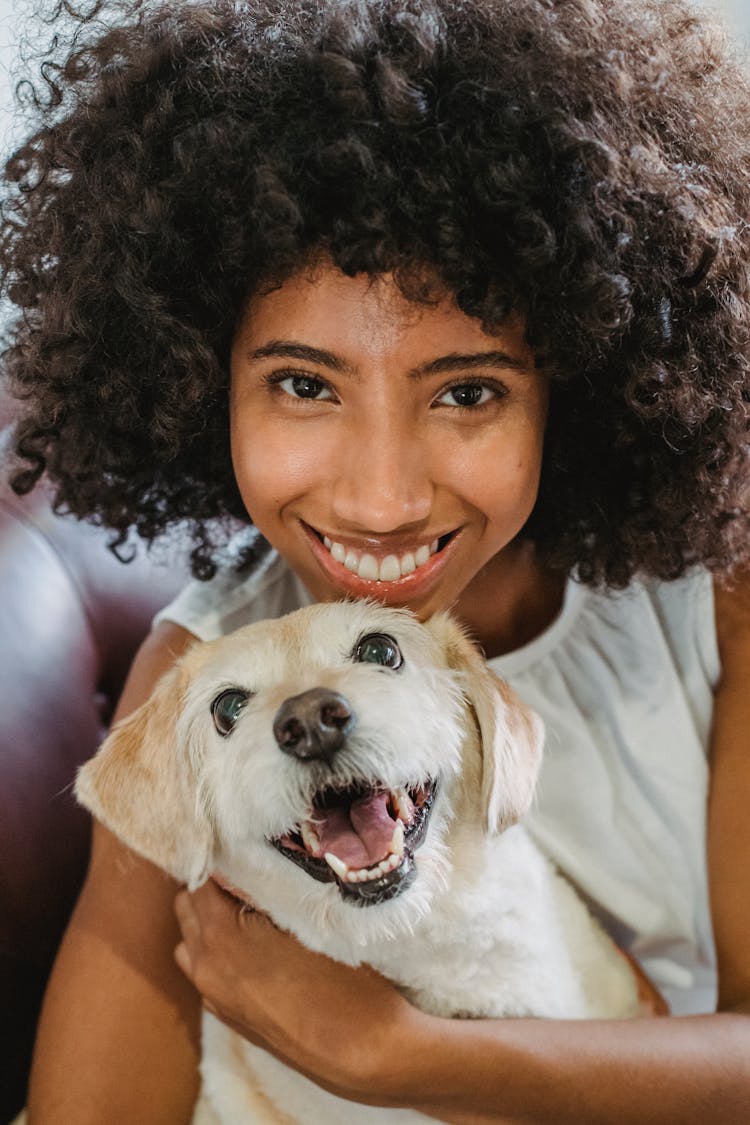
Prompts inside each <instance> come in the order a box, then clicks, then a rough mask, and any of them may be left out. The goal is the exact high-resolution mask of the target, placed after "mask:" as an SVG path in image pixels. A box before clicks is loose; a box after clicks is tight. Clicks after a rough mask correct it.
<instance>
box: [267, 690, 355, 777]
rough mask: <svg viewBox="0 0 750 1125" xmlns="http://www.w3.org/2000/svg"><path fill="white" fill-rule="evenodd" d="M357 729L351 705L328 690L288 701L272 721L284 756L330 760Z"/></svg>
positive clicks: (307, 692) (308, 693)
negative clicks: (349, 734)
mask: <svg viewBox="0 0 750 1125" xmlns="http://www.w3.org/2000/svg"><path fill="white" fill-rule="evenodd" d="M353 726H354V714H353V712H352V709H351V705H350V703H349V701H348V700H347V699H344V697H343V695H339V693H338V692H337V691H329V690H328V689H327V688H312V689H311V690H310V691H303V692H302V694H301V695H294V696H292V698H291V699H285V700H284V702H283V703H282V704H281V707H279V709H278V711H277V712H276V717H275V719H274V721H273V733H274V738H275V739H276V741H277V742H278V744H279V747H280V748H281V749H282V750H283V751H284V753H285V754H294V756H295V757H296V758H301V759H303V760H304V759H308V758H325V759H330V758H331V757H332V755H333V754H335V753H336V751H337V750H340V749H341V747H342V746H343V745H344V742H345V741H346V736H347V734H348V733H349V731H350V730H351V729H352V727H353Z"/></svg>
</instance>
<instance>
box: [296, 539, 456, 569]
mask: <svg viewBox="0 0 750 1125" xmlns="http://www.w3.org/2000/svg"><path fill="white" fill-rule="evenodd" d="M310 530H311V531H312V532H313V534H314V535H315V537H316V539H317V540H318V541H319V542H320V543H322V544H323V546H324V547H325V549H326V550H327V551H328V553H329V555H330V556H331V558H332V559H334V561H335V562H337V563H340V564H341V565H342V566H345V567H346V569H347V570H349V571H351V573H352V574H354V575H355V576H356V577H357V578H360V579H361V580H362V581H365V582H386V583H387V582H398V581H399V579H401V578H407V577H408V576H409V575H411V574H414V573H415V571H418V570H420V569H421V567H423V566H424V565H425V564H426V563H428V562H429V561H430V559H431V558H432V557H433V555H437V554H439V553H440V552H441V551H442V550H444V548H445V547H446V546H447V545H448V543H450V541H451V540H452V539H453V538H454V536H455V535H456V534H457V531H449V532H448V533H447V534H445V535H441V536H439V537H437V538H435V539H433V540H432V542H431V543H429V544H428V543H424V544H422V545H421V546H420V547H416V548H415V549H414V550H411V551H403V552H401V553H400V554H396V553H395V552H394V553H391V554H387V555H385V556H383V557H381V558H378V557H376V556H375V555H374V554H372V553H371V552H369V551H364V550H357V549H356V548H354V547H351V546H348V545H347V544H344V543H339V542H337V541H336V540H334V539H331V538H330V537H329V536H327V535H323V534H321V532H319V531H316V530H315V528H310Z"/></svg>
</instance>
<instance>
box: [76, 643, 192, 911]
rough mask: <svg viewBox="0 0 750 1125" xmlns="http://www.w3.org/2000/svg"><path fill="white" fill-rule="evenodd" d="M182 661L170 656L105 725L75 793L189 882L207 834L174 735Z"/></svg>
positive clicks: (184, 680)
mask: <svg viewBox="0 0 750 1125" xmlns="http://www.w3.org/2000/svg"><path fill="white" fill-rule="evenodd" d="M191 651H192V650H191ZM185 665H186V662H185V660H184V659H183V660H181V661H178V663H177V664H176V665H175V666H174V668H172V669H171V670H170V671H169V672H167V673H166V674H165V675H164V676H162V678H161V679H160V680H159V681H158V682H157V684H156V687H155V688H154V691H153V693H152V694H151V696H150V697H149V698H148V700H147V701H146V702H145V703H144V704H143V705H142V706H141V707H139V708H138V709H137V710H136V711H134V712H133V714H132V715H129V716H128V717H127V718H125V719H123V720H122V721H121V722H119V723H117V724H116V725H115V726H114V727H113V728H112V732H111V733H110V735H109V737H108V738H107V739H105V741H104V742H103V744H102V746H101V747H100V749H99V751H98V752H97V753H96V754H95V755H94V757H93V758H91V759H90V760H89V761H88V762H86V763H85V765H83V766H82V767H81V768H80V769H79V771H78V776H77V778H76V783H75V794H76V797H77V798H78V800H79V801H80V803H81V804H82V805H84V806H85V807H86V808H87V809H88V810H89V812H91V813H93V815H94V816H95V817H96V818H97V819H98V820H100V821H101V822H102V824H104V825H105V826H106V827H107V828H109V829H110V831H112V832H114V834H115V835H116V836H118V837H119V838H120V839H121V840H122V841H123V842H124V843H126V844H127V845H128V847H130V848H132V849H133V850H134V851H136V852H138V853H139V854H140V855H143V856H145V857H146V859H149V860H151V861H152V863H155V864H157V865H158V866H159V867H162V868H163V869H164V870H165V871H167V872H169V874H170V875H172V876H174V878H176V879H178V880H179V881H180V882H181V883H187V884H188V886H189V887H190V888H191V889H193V888H195V887H197V886H199V885H200V884H201V883H203V882H205V880H206V879H207V878H208V875H209V874H210V871H211V860H212V851H213V836H212V832H211V826H210V824H209V821H208V817H207V816H206V814H205V812H204V811H203V810H202V809H201V807H200V804H199V798H198V785H197V778H196V776H195V768H194V763H192V762H191V760H190V755H189V754H188V752H187V748H186V747H185V745H184V744H182V742H181V741H180V740H179V739H178V735H177V722H178V717H179V711H180V707H181V706H182V705H183V702H184V697H185V692H186V689H187V686H188V684H189V680H190V677H189V674H188V671H187V668H186V666H185Z"/></svg>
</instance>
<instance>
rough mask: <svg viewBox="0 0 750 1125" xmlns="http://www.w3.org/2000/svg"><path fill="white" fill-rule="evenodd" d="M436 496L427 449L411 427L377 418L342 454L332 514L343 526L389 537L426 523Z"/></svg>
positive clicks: (348, 444) (343, 448) (344, 448)
mask: <svg viewBox="0 0 750 1125" xmlns="http://www.w3.org/2000/svg"><path fill="white" fill-rule="evenodd" d="M433 493H434V484H433V480H432V473H431V470H430V457H429V454H428V450H427V449H426V448H425V447H424V445H423V444H422V443H420V441H419V438H418V436H417V434H416V433H415V432H414V430H413V429H412V428H410V427H406V426H402V425H398V424H394V423H393V422H392V421H386V422H385V423H384V424H383V423H381V424H380V425H378V424H377V423H376V422H375V420H374V419H373V423H372V425H371V426H369V427H368V428H367V430H366V431H365V432H361V433H359V434H358V435H357V437H356V440H353V441H352V442H351V443H347V445H346V447H342V449H341V451H340V459H339V471H338V475H337V481H336V484H335V486H334V492H333V513H334V515H335V517H336V519H337V520H338V521H340V523H341V525H351V526H352V527H356V528H358V529H360V530H362V531H373V532H383V533H385V532H388V531H395V530H396V529H397V528H400V527H403V526H404V525H405V524H411V523H417V522H420V521H424V520H426V519H427V518H428V517H429V515H430V512H431V510H432V500H433Z"/></svg>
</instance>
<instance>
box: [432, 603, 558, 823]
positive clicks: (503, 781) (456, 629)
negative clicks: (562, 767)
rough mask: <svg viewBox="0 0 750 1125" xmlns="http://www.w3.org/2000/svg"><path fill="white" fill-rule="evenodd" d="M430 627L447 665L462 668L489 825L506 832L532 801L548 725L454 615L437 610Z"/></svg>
mask: <svg viewBox="0 0 750 1125" xmlns="http://www.w3.org/2000/svg"><path fill="white" fill-rule="evenodd" d="M427 626H428V628H429V629H430V631H431V632H432V633H433V635H434V636H436V638H437V639H438V641H439V642H440V644H441V645H442V647H443V652H444V654H445V659H446V662H447V664H448V667H449V668H453V669H455V670H456V671H458V672H460V673H462V677H463V684H464V695H465V697H466V699H467V701H468V703H469V704H470V706H471V709H472V711H473V712H474V715H475V718H476V724H477V728H478V730H479V736H480V750H481V755H482V781H481V801H482V809H483V813H484V818H485V827H486V830H487V831H488V832H489V833H498V832H502V831H503V829H505V828H507V827H509V826H510V825H511V824H515V823H516V821H518V820H520V819H521V817H522V816H524V814H525V813H526V812H527V811H528V809H529V807H530V806H531V802H532V800H533V796H534V788H535V786H536V781H537V777H538V775H539V767H540V765H541V760H542V745H543V743H544V724H543V723H542V720H541V719H540V718H539V716H538V715H537V714H536V712H534V711H532V710H531V708H530V707H527V706H526V704H525V703H523V702H522V701H521V700H520V699H519V698H518V696H517V695H516V693H515V692H514V691H513V689H512V688H511V687H510V686H509V685H508V684H507V683H505V681H504V680H501V679H500V677H499V676H497V675H495V673H494V672H493V671H492V670H491V669H490V668H489V667H488V665H487V662H486V660H485V659H484V657H483V656H482V654H481V653H480V651H479V650H478V648H477V647H476V645H474V644H473V643H472V642H471V641H470V640H469V638H468V637H467V636H466V634H465V633H464V631H463V630H462V629H461V627H460V625H458V623H457V622H456V621H454V620H453V618H451V616H450V615H449V614H446V613H440V614H436V615H435V617H433V618H431V620H430V621H428V622H427Z"/></svg>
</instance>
